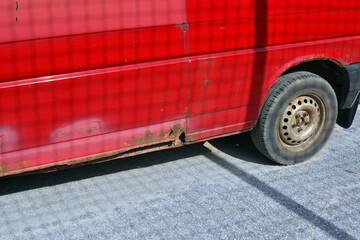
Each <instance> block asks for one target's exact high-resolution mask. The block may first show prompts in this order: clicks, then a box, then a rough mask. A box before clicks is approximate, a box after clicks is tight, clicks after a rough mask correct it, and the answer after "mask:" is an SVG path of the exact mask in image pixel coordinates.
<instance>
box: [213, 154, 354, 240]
mask: <svg viewBox="0 0 360 240" xmlns="http://www.w3.org/2000/svg"><path fill="white" fill-rule="evenodd" d="M206 157H207V158H208V159H209V160H211V161H213V162H214V163H216V164H217V165H219V166H220V167H222V168H224V169H226V170H227V171H229V172H230V173H232V174H233V175H235V176H236V177H238V178H239V179H240V180H242V181H244V182H246V183H247V184H249V185H250V186H251V187H254V188H256V189H257V190H259V191H260V192H262V193H263V194H265V195H266V196H268V197H269V198H271V199H272V200H274V201H275V202H277V203H278V204H280V205H281V206H283V207H285V208H286V209H288V210H289V211H291V212H293V213H295V214H296V215H298V216H299V217H301V218H303V219H304V220H306V221H308V222H309V223H311V224H312V225H314V226H316V227H318V228H319V229H321V230H322V231H324V232H326V233H327V234H328V235H330V236H332V237H334V238H336V239H339V240H344V239H354V240H355V239H356V238H354V237H353V236H351V235H349V234H348V233H347V232H345V231H344V230H342V229H341V228H339V227H337V226H335V225H334V224H333V223H331V222H329V221H327V220H326V219H324V218H322V217H321V216H319V215H317V214H316V213H314V212H313V211H311V210H309V209H307V208H306V207H304V206H302V205H301V204H299V203H297V202H296V201H295V200H293V199H291V198H290V197H288V196H286V195H284V194H282V193H280V192H278V191H277V190H276V189H274V188H272V187H270V186H269V185H267V184H266V183H265V182H263V181H261V180H259V179H258V178H256V177H254V176H252V175H251V174H249V173H247V172H245V171H243V170H241V169H240V168H238V167H236V166H235V165H233V164H231V163H229V162H227V161H226V160H224V159H222V158H219V157H218V156H216V155H214V154H212V153H207V154H206Z"/></svg>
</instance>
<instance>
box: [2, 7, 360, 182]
mask: <svg viewBox="0 0 360 240" xmlns="http://www.w3.org/2000/svg"><path fill="white" fill-rule="evenodd" d="M0 16H1V19H0V103H1V105H0V106H1V107H0V176H6V175H11V174H19V173H23V172H26V171H33V170H40V169H45V168H46V169H47V170H53V169H57V168H58V167H60V166H63V165H73V164H81V163H85V162H90V161H92V162H97V161H104V160H110V159H115V158H119V157H124V156H129V155H134V154H139V153H143V152H148V151H153V150H158V149H164V148H169V147H177V146H182V145H184V144H190V143H195V142H199V141H204V140H208V139H211V138H215V137H221V136H225V135H231V134H237V133H241V132H246V131H251V136H252V139H253V141H254V143H255V145H256V146H257V148H258V149H259V150H260V151H261V152H262V153H263V154H265V155H266V156H267V157H268V158H269V159H271V160H273V161H275V162H278V163H280V164H285V165H287V164H295V163H298V162H302V161H304V160H306V159H308V158H309V157H311V156H313V155H314V154H315V153H316V152H317V151H318V150H319V149H320V148H321V147H322V146H323V145H324V144H325V142H326V140H327V139H328V138H329V136H330V134H331V132H332V129H333V127H334V124H335V123H336V122H337V123H338V124H339V125H341V126H343V127H345V128H348V127H350V125H351V123H352V120H353V118H354V115H355V112H356V110H357V106H358V101H359V100H358V99H359V92H360V63H359V62H360V1H353V0H342V1H338V0H329V1H323V0H301V1H300V0H293V1H288V0H242V1H239V0H223V1H201V0H117V1H114V0H72V1H65V0H56V1H53V0H28V1H1V2H0Z"/></svg>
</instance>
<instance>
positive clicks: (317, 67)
mask: <svg viewBox="0 0 360 240" xmlns="http://www.w3.org/2000/svg"><path fill="white" fill-rule="evenodd" d="M343 65H344V64H343V63H341V62H340V61H338V60H336V59H335V58H331V57H311V58H306V59H303V60H302V61H300V62H299V61H298V62H296V63H295V64H292V65H290V66H289V67H287V68H284V69H283V71H282V72H281V74H280V75H279V76H278V77H280V76H283V75H285V74H288V73H293V72H298V71H306V72H311V73H313V74H316V75H318V76H320V77H322V78H323V79H325V80H326V81H327V82H328V83H329V84H330V85H331V87H332V88H333V89H334V91H335V94H336V98H337V101H338V103H340V101H341V99H342V97H343V89H344V76H343V72H342V69H341V67H342V66H343Z"/></svg>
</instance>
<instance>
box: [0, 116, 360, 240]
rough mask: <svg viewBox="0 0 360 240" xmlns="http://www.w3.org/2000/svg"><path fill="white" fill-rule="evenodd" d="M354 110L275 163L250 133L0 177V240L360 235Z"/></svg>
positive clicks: (359, 134)
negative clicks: (318, 147)
mask: <svg viewBox="0 0 360 240" xmlns="http://www.w3.org/2000/svg"><path fill="white" fill-rule="evenodd" d="M359 142H360V114H359V113H358V114H357V116H356V119H355V123H354V125H353V127H352V128H350V129H348V130H344V129H341V128H340V127H336V129H335V131H334V133H333V135H332V137H331V140H330V141H329V143H328V144H327V145H326V147H325V148H324V149H323V150H322V151H321V152H320V153H319V154H318V155H317V156H316V157H314V158H313V159H312V160H311V161H309V162H307V163H304V164H300V165H296V166H291V167H281V166H277V165H275V164H273V163H272V162H270V161H269V160H267V159H266V158H264V157H263V156H262V155H261V154H260V153H258V152H257V150H256V149H255V147H254V146H253V145H252V143H251V141H250V137H249V135H248V134H242V135H237V136H232V137H227V138H222V139H216V140H212V141H210V142H209V143H207V144H205V145H204V144H195V145H190V146H186V147H183V148H178V149H171V150H166V151H161V152H155V153H149V154H145V155H141V156H136V157H131V158H126V159H120V160H116V161H111V162H107V163H102V164H96V165H90V166H85V167H80V168H74V169H68V170H63V171H59V172H55V173H48V174H38V175H31V176H23V177H15V178H8V179H0V239H360V227H359V226H360V148H359V145H360V143H359Z"/></svg>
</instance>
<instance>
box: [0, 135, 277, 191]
mask: <svg viewBox="0 0 360 240" xmlns="http://www.w3.org/2000/svg"><path fill="white" fill-rule="evenodd" d="M210 142H211V144H212V145H214V146H216V148H218V149H219V150H221V151H223V152H224V153H226V154H228V155H230V156H232V157H234V158H238V159H239V160H244V161H247V162H251V163H257V164H262V165H273V163H272V162H271V161H270V160H268V159H267V158H265V157H263V156H262V155H261V153H259V152H258V151H257V149H256V148H255V146H254V145H253V144H252V142H251V139H250V136H249V135H248V134H246V133H245V134H238V135H235V136H230V137H224V138H219V139H214V140H211V141H210ZM208 152H209V150H208V149H207V148H205V147H204V146H203V143H196V144H192V145H187V146H184V147H180V148H175V149H168V150H163V151H158V152H152V153H146V154H142V155H138V156H134V157H127V158H122V159H115V160H111V161H108V162H103V163H97V164H90V165H85V166H79V167H74V168H68V169H63V170H59V171H56V172H50V173H34V174H31V175H25V176H13V177H9V178H3V179H0V186H1V187H0V196H3V195H7V194H12V193H16V192H21V191H26V190H31V189H36V188H42V187H46V186H55V185H58V184H63V183H67V182H73V181H79V180H82V179H87V178H92V177H96V176H103V175H107V174H112V173H117V172H122V171H127V170H131V169H136V168H144V167H150V166H153V165H158V164H163V163H167V162H172V161H177V160H180V159H184V158H190V157H195V156H201V155H205V154H207V153H208Z"/></svg>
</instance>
